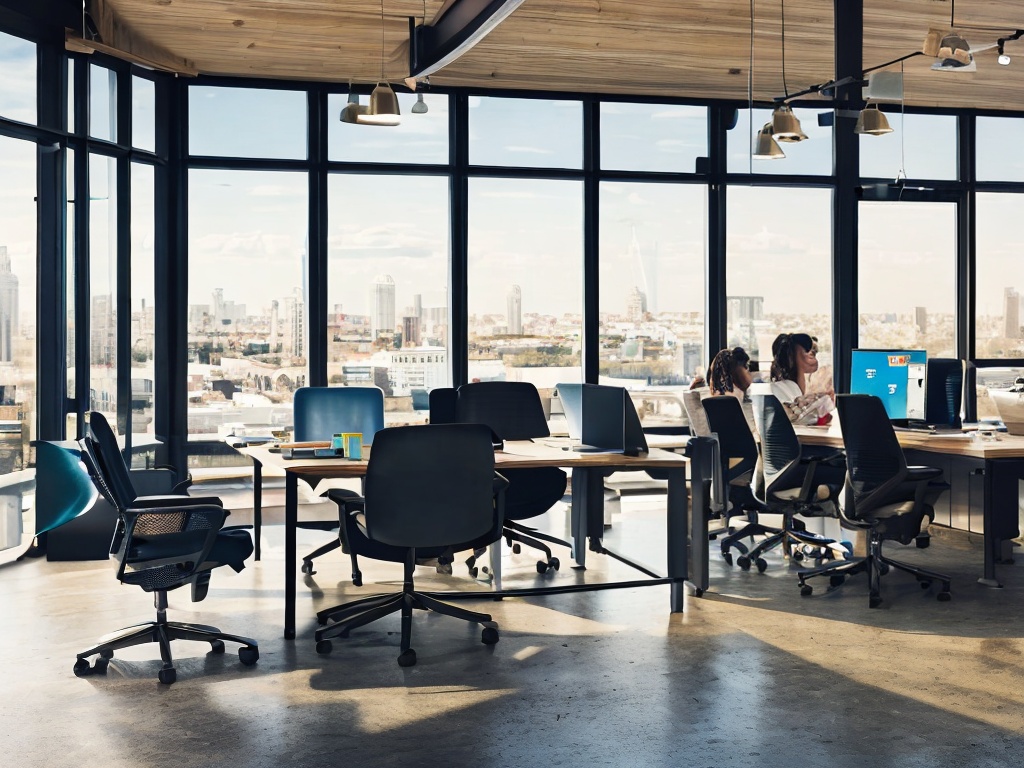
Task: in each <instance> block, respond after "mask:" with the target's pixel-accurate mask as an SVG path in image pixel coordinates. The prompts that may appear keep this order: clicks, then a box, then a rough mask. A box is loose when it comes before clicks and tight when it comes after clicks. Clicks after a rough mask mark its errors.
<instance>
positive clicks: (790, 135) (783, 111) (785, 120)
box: [772, 104, 807, 142]
mask: <svg viewBox="0 0 1024 768" xmlns="http://www.w3.org/2000/svg"><path fill="white" fill-rule="evenodd" d="M772 136H773V137H774V138H775V139H776V140H777V141H785V142H794V141H803V140H804V139H806V138H807V134H806V133H804V131H803V128H801V127H800V121H799V120H798V119H797V116H796V115H795V114H793V109H792V108H791V107H790V106H789V105H788V104H779V106H777V107H776V108H775V111H774V112H772Z"/></svg>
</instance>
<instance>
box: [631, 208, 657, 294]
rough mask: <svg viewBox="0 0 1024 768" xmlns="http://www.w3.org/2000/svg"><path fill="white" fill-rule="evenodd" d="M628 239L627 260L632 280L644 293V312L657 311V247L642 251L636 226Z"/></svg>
mask: <svg viewBox="0 0 1024 768" xmlns="http://www.w3.org/2000/svg"><path fill="white" fill-rule="evenodd" d="M631 234H632V237H631V238H630V241H629V262H630V265H631V266H632V268H633V280H634V282H635V283H636V285H637V287H638V288H639V290H640V291H641V292H643V294H644V304H645V306H646V309H644V312H647V311H650V312H653V313H655V314H657V312H658V248H657V245H655V247H654V248H652V249H650V250H648V251H646V252H645V251H643V250H641V249H640V241H639V240H637V237H636V227H633V229H632V233H631Z"/></svg>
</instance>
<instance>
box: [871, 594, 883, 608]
mask: <svg viewBox="0 0 1024 768" xmlns="http://www.w3.org/2000/svg"><path fill="white" fill-rule="evenodd" d="M881 604H882V598H880V597H879V596H878V595H871V596H870V597H869V598H868V608H877V607H878V606H880V605H881Z"/></svg>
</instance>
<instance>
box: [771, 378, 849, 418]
mask: <svg viewBox="0 0 1024 768" xmlns="http://www.w3.org/2000/svg"><path fill="white" fill-rule="evenodd" d="M772 394H773V395H775V396H776V397H777V398H779V402H781V403H782V404H783V405H785V406H786V410H787V411H788V412H789V420H790V421H792V422H793V423H794V424H817V423H818V419H819V418H821V417H822V416H825V415H827V414H828V413H829V412H831V411H832V409H833V408H834V407H835V404H834V403H833V402H832V398H831V397H829V396H828V395H826V394H820V393H810V392H809V393H808V394H806V395H804V394H802V393H801V392H800V385H799V384H797V383H796V382H795V381H790V380H789V379H783V380H782V381H773V382H772Z"/></svg>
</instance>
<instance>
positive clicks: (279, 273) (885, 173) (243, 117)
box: [0, 34, 1024, 315]
mask: <svg viewBox="0 0 1024 768" xmlns="http://www.w3.org/2000/svg"><path fill="white" fill-rule="evenodd" d="M31 48H32V47H31V45H26V44H24V43H20V42H18V41H16V40H15V39H14V38H11V37H10V36H5V35H2V34H0V75H2V76H0V114H3V115H4V116H7V117H13V118H16V119H23V120H34V107H33V104H32V102H33V97H34V87H33V81H34V77H35V67H34V60H33V59H32V57H31ZM362 98H363V101H364V103H365V100H366V96H365V95H364V96H363V97H362ZM414 100H415V97H414V96H412V95H409V94H400V101H401V104H402V111H403V121H402V125H401V126H399V127H397V128H379V127H369V126H357V125H347V124H342V123H340V121H338V120H337V119H334V117H333V115H334V114H335V112H340V109H341V107H342V106H343V105H344V103H345V97H343V96H340V95H336V96H332V97H331V99H330V103H329V109H330V110H331V111H330V114H331V115H332V118H331V119H330V120H329V135H328V146H329V156H330V157H331V158H332V159H336V160H369V161H377V162H385V163H416V162H423V163H437V164H443V163H445V162H446V160H447V156H448V143H447V142H448V135H447V130H448V128H447V121H448V116H447V99H446V98H444V97H443V96H437V95H433V94H427V95H426V97H425V101H426V103H427V105H428V106H429V111H428V112H427V114H411V112H410V108H411V106H412V104H413V103H414ZM93 109H94V112H97V111H98V112H99V113H101V114H102V113H103V112H104V111H105V110H104V109H103V108H102V99H100V100H99V101H96V102H94V104H93ZM133 110H134V114H135V123H136V125H137V126H139V127H138V128H137V134H138V142H137V143H140V144H142V145H151V143H152V122H153V99H152V91H151V89H149V88H147V89H145V90H144V91H143V92H141V93H140V94H139V95H138V96H137V98H136V99H135V104H134V105H133ZM190 113H191V122H192V126H193V139H192V143H191V146H190V149H191V151H192V152H194V153H200V154H213V155H216V154H225V155H228V156H253V155H255V156H261V157H276V158H285V159H301V158H303V157H305V154H306V146H305V140H306V129H305V95H304V93H301V92H289V91H284V90H263V91H255V90H249V89H245V90H241V91H232V90H231V89H220V88H208V87H203V88H195V89H193V92H192V94H191V97H190ZM797 113H798V116H799V117H800V118H801V120H802V122H803V125H804V130H805V132H807V134H808V135H809V136H810V139H809V140H808V141H806V142H801V143H800V144H787V145H785V151H786V153H787V155H788V157H787V158H786V159H785V160H781V161H752V160H751V159H750V157H749V152H750V138H751V136H752V134H751V131H750V120H749V116H748V114H747V112H746V110H741V112H740V118H739V121H738V124H737V126H736V128H734V129H733V130H732V131H731V132H730V133H729V143H728V152H729V157H728V166H729V169H730V170H731V171H734V172H740V173H745V172H747V171H748V170H750V169H753V171H754V172H755V173H768V174H777V173H808V174H816V173H821V174H827V173H828V171H829V167H830V162H831V142H830V141H829V136H830V132H831V128H827V127H821V126H818V125H817V120H816V114H817V110H804V109H801V110H797ZM767 118H768V113H767V111H765V110H757V111H756V113H755V116H754V121H753V122H754V124H760V123H761V122H762V121H763V120H766V119H767ZM600 119H601V124H602V137H601V138H602V141H601V148H602V149H601V162H602V164H603V165H604V166H605V167H607V168H612V169H624V170H666V171H681V172H690V171H693V170H694V168H695V160H696V158H697V157H700V156H703V155H705V154H706V153H707V139H706V131H705V129H704V122H705V119H706V110H705V109H704V108H702V107H679V106H664V105H644V104H618V103H611V104H604V105H602V107H601V116H600ZM890 123H891V124H892V126H893V128H894V129H895V130H894V132H893V133H892V134H888V135H886V136H881V137H864V139H863V140H862V141H861V150H862V151H861V154H862V170H863V172H864V173H865V174H866V175H871V176H877V177H880V178H895V177H896V175H897V174H899V173H900V171H901V169H902V170H903V171H905V172H906V173H907V175H909V176H910V177H911V178H929V177H930V178H953V177H954V176H955V174H956V162H955V160H956V156H955V123H954V122H953V119H952V118H950V117H922V116H918V115H906V116H901V115H899V114H890ZM581 126H582V107H581V105H580V103H579V102H574V101H543V100H531V99H496V98H481V97H474V98H473V99H471V102H470V148H469V151H470V161H471V162H472V163H476V164H482V165H489V164H494V165H505V166H513V167H514V166H529V167H541V168H580V167H581V166H582V131H581ZM978 134H979V145H978V168H979V174H980V175H982V176H983V177H985V176H986V175H987V174H988V175H990V176H989V177H990V178H1006V179H1014V180H1024V159H1022V158H1018V157H1017V156H1016V155H1013V156H1010V157H1004V156H1003V154H1002V153H998V154H997V153H994V152H993V150H992V148H993V147H995V148H999V147H1007V146H1019V144H1020V142H1021V139H1022V138H1024V120H1007V119H996V118H979V120H978ZM34 156H35V152H34V149H33V148H32V147H31V145H28V144H26V143H25V142H21V141H16V140H13V139H7V138H2V137H0V167H2V168H3V169H4V173H3V184H0V245H6V246H7V247H8V252H9V253H10V254H11V256H12V261H13V263H14V269H15V272H16V273H21V274H22V275H26V276H30V275H31V273H32V271H33V268H34V249H35V217H34V203H33V199H32V198H33V197H34V187H35V180H34V163H35V157H34ZM143 182H145V183H148V184H151V180H144V179H142V178H141V176H140V178H139V180H138V181H137V183H139V184H142V183H143ZM189 183H190V214H189V232H190V250H191V261H190V280H189V301H190V303H197V304H202V303H209V302H210V296H211V294H212V291H213V289H214V288H216V287H223V288H224V289H225V297H226V298H227V299H228V300H232V301H237V302H239V303H245V304H247V305H248V306H249V311H250V312H254V311H258V310H259V309H260V308H263V307H266V306H269V303H270V301H272V300H274V299H278V300H281V299H283V298H284V297H285V296H288V295H290V294H291V292H292V290H293V288H295V287H298V286H300V285H301V283H302V266H301V265H302V259H303V255H304V253H305V251H306V218H307V205H308V202H307V194H308V191H307V185H306V180H305V176H304V174H302V173H298V172H267V171H205V170H193V171H191V172H190V174H189ZM93 196H94V198H97V199H94V201H93V206H94V208H95V209H97V210H96V211H94V220H96V217H100V216H102V215H103V214H102V213H100V212H99V211H100V209H102V208H103V206H104V205H105V202H104V201H103V200H101V199H99V198H102V197H105V195H103V194H102V193H99V192H97V191H95V190H94V193H93ZM133 197H134V198H135V200H136V205H137V207H138V209H139V210H137V211H136V214H135V220H134V221H133V227H132V228H133V232H132V242H133V248H134V249H135V251H136V257H137V258H136V259H135V261H134V263H135V265H136V266H135V271H136V275H135V279H134V282H135V284H136V286H137V291H138V293H139V295H140V296H141V295H144V294H148V296H150V297H151V296H152V293H151V290H147V286H150V287H151V285H152V276H151V271H150V272H147V269H146V267H145V266H143V265H146V264H147V262H148V261H149V260H150V259H151V255H150V254H151V253H152V209H151V206H147V205H145V201H146V197H145V194H144V191H143V192H138V191H137V192H136V194H135V195H133ZM728 199H729V203H728V210H727V231H728V238H729V241H728V255H729V262H728V275H727V278H728V284H729V293H730V294H731V295H763V296H765V311H766V312H768V313H775V312H786V311H791V310H793V309H794V308H799V310H800V311H802V312H807V313H819V312H821V313H827V312H828V311H829V306H830V299H829V296H830V284H831V282H830V281H831V278H830V274H829V259H830V256H829V253H830V226H831V193H830V192H829V191H827V190H820V189H789V188H779V187H771V188H758V187H745V186H739V185H733V186H732V187H730V190H729V195H728ZM328 201H329V203H328V218H329V224H328V249H329V253H328V258H329V265H330V278H329V279H330V283H329V287H328V292H329V298H328V301H329V305H331V306H332V307H333V306H334V305H337V304H340V305H342V308H343V311H346V312H351V313H360V314H365V313H367V312H368V311H369V306H368V296H369V288H370V286H371V284H372V282H373V279H374V277H375V276H377V275H379V274H390V275H391V276H392V278H393V279H394V280H395V283H396V292H397V296H396V306H397V308H398V309H399V311H401V310H402V309H403V308H404V307H405V306H406V305H408V304H411V303H412V297H413V296H414V295H415V294H417V293H418V294H420V295H421V296H423V303H424V305H425V306H434V305H438V304H443V303H445V300H446V299H445V297H446V292H447V273H448V261H449V239H448V238H449V231H448V228H449V225H448V218H449V216H448V181H447V178H446V177H445V176H443V175H436V176H420V177H411V176H386V175H368V176H356V175H342V176H332V177H331V179H330V184H329V190H328ZM468 204H469V221H470V230H469V265H468V266H469V282H470V312H471V313H478V314H479V313H485V312H494V313H503V312H504V310H505V297H506V295H507V293H508V291H509V289H510V288H511V286H512V285H513V284H518V285H520V286H521V287H522V290H523V311H524V313H530V312H538V313H544V314H554V315H560V314H562V313H564V312H572V313H578V312H580V311H581V308H582V268H581V264H582V248H583V208H582V184H581V183H580V182H579V181H570V180H542V179H499V178H479V177H477V178H473V179H471V181H470V185H469V203H468ZM1022 206H1024V201H1022V200H1018V196H1014V195H997V194H982V195H980V196H979V208H978V215H979V226H978V246H979V253H980V254H981V257H980V258H979V262H978V279H979V286H980V289H981V290H980V294H979V306H980V308H981V311H983V312H985V311H989V312H992V313H1000V312H1001V311H1002V296H1003V288H1004V287H1005V286H1011V287H1016V288H1017V289H1018V290H1021V291H1024V267H1022V266H1021V265H1020V260H1019V258H1018V256H1017V254H1019V253H1020V249H1019V247H1018V241H1019V239H1020V237H1019V235H1018V234H1017V227H1016V226H1015V223H1016V221H1018V220H1019V214H1020V213H1021V212H1024V210H1022ZM706 209H707V191H706V187H705V186H704V185H700V184H698V185H683V184H657V183H636V184H631V183H625V182H604V183H602V185H601V188H600V201H599V211H600V242H601V266H600V269H601V272H600V277H601V296H600V301H601V307H602V310H603V311H608V312H612V313H621V312H623V311H624V310H625V304H626V297H627V295H628V293H629V290H630V289H631V288H632V287H633V286H634V285H636V284H637V283H638V282H642V279H643V278H642V275H641V270H646V271H647V272H648V273H650V274H651V275H653V278H652V277H649V278H648V280H651V279H654V280H656V285H657V290H656V297H652V298H656V305H657V308H658V309H659V310H661V311H678V312H688V311H698V312H699V311H702V310H703V282H704V274H703V261H704V258H705V257H704V253H705V248H706V232H705V219H706ZM954 216H955V213H954V210H953V207H952V206H950V205H948V204H931V203H930V204H925V203H898V204H883V203H864V204H862V206H861V231H860V247H861V293H860V296H861V308H862V310H863V311H865V312H885V311H899V312H909V311H912V310H913V307H915V306H919V305H920V306H926V307H928V308H929V310H930V311H952V297H953V290H954V289H953V285H954V283H953V277H954V275H953V264H954V261H953V259H954V257H955V242H954V234H953V233H955V228H954V225H955V218H954ZM93 247H94V248H108V247H109V245H108V244H105V241H103V239H102V237H100V238H97V239H94V243H93ZM922 270H923V274H926V275H927V278H926V279H916V280H910V279H907V277H906V276H907V275H908V274H909V273H910V272H911V271H913V272H917V273H919V274H920V273H922ZM97 277H98V276H97ZM33 285H34V282H33V281H32V280H31V278H30V277H29V278H28V279H23V280H22V293H23V296H22V307H23V308H24V309H26V311H27V310H28V308H30V307H32V306H33V301H34V296H32V295H31V294H32V292H33V288H32V286H33ZM136 306H137V305H136Z"/></svg>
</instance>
